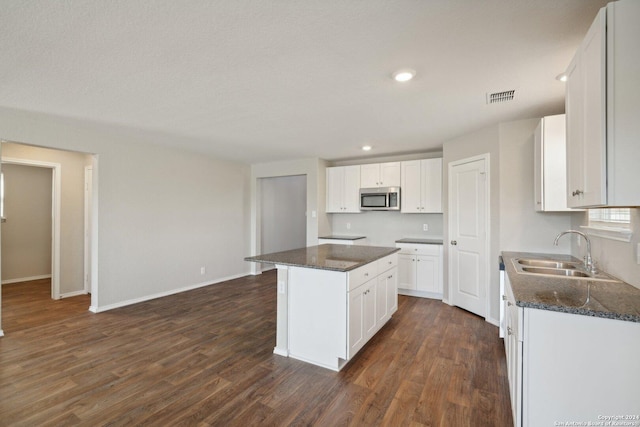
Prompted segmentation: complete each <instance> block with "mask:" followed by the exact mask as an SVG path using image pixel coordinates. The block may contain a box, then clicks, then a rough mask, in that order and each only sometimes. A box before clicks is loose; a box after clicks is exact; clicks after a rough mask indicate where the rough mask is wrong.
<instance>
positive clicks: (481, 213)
mask: <svg viewBox="0 0 640 427" xmlns="http://www.w3.org/2000/svg"><path fill="white" fill-rule="evenodd" d="M487 176H488V154H487V155H485V156H483V157H476V158H472V159H466V160H461V161H458V162H454V163H450V164H449V239H450V242H449V243H450V246H449V249H450V250H449V266H450V267H449V268H450V271H449V295H450V300H451V302H452V304H453V305H456V306H458V307H461V308H464V309H465V310H468V311H470V312H472V313H475V314H477V315H479V316H483V317H485V316H486V314H487V288H488V282H489V279H488V274H487V273H488V267H487V260H488V252H489V250H488V247H489V246H488V237H487V236H488V233H487V228H488V225H487V219H488V206H489V203H488V194H489V191H488V179H487Z"/></svg>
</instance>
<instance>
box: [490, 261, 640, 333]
mask: <svg viewBox="0 0 640 427" xmlns="http://www.w3.org/2000/svg"><path fill="white" fill-rule="evenodd" d="M502 257H503V258H504V265H505V269H506V272H507V274H508V275H509V281H510V283H511V288H512V289H513V294H514V297H515V299H516V305H518V306H520V307H528V308H537V309H541V310H551V311H560V312H563V313H571V314H580V315H584V316H594V317H604V318H609V319H617V320H624V321H628V322H640V289H637V288H635V287H633V286H631V285H629V284H628V283H624V282H620V281H611V280H603V279H599V280H593V279H591V280H589V279H576V278H570V277H564V276H546V275H536V274H523V273H518V271H517V270H516V267H515V265H514V263H513V259H517V258H531V259H553V260H557V261H568V262H581V261H580V260H578V259H577V258H574V257H572V256H570V255H558V254H540V253H529V252H503V253H502ZM587 296H589V301H588V302H587Z"/></svg>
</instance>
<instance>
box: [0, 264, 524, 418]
mask: <svg viewBox="0 0 640 427" xmlns="http://www.w3.org/2000/svg"><path fill="white" fill-rule="evenodd" d="M38 282H40V283H38ZM25 285H27V286H25ZM18 286H20V287H22V286H25V287H24V288H22V289H21V288H19V287H18ZM2 292H3V296H2V316H3V322H2V326H3V329H4V331H5V334H6V336H5V337H3V338H0V426H36V425H38V426H48V425H50V426H64V425H87V426H89V425H91V426H103V425H109V426H124V425H127V426H129V425H163V426H164V425H172V426H174V425H175V426H180V425H184V426H190V425H216V426H285V425H318V426H346V425H353V426H376V425H384V426H456V427H457V426H510V425H513V423H512V420H511V414H510V408H509V393H508V385H507V379H506V368H505V358H504V347H503V344H502V340H500V339H499V338H498V330H497V328H496V327H495V326H492V325H490V324H488V323H486V322H485V321H484V320H483V319H481V318H479V317H477V316H475V315H473V314H470V313H468V312H466V311H464V310H460V309H458V308H455V307H450V306H448V305H446V304H443V303H441V302H439V301H433V300H427V299H418V298H411V297H403V296H400V297H399V308H398V312H397V313H396V314H395V315H394V317H393V318H392V320H391V321H390V322H389V323H388V324H387V325H386V326H385V327H384V328H383V329H382V330H381V331H380V332H379V333H378V335H376V336H375V337H374V338H373V339H372V340H371V342H370V343H369V344H367V345H366V346H365V347H364V348H363V349H362V350H361V351H360V353H359V354H358V355H357V356H356V358H355V359H354V360H353V361H351V362H350V363H349V364H348V365H347V366H346V367H345V368H344V369H343V370H342V371H341V372H339V373H336V372H332V371H329V370H326V369H323V368H320V367H316V366H313V365H309V364H306V363H303V362H299V361H296V360H294V359H288V358H284V357H281V356H277V355H274V354H273V346H274V344H275V320H276V313H275V310H276V275H275V272H269V273H265V274H263V275H261V276H256V277H253V276H248V277H244V278H241V279H236V280H231V281H228V282H224V283H220V284H217V285H212V286H208V287H205V288H200V289H197V290H193V291H190V292H184V293H181V294H178V295H173V296H169V297H165V298H160V299H156V300H152V301H148V302H144V303H140V304H136V305H133V306H128V307H124V308H121V309H116V310H112V311H108V312H105V313H100V314H92V313H90V312H88V311H87V309H88V307H89V298H88V297H86V296H81V297H73V298H68V299H63V300H60V301H53V300H51V299H50V285H49V283H48V281H37V282H31V283H29V284H20V285H6V286H3V289H2Z"/></svg>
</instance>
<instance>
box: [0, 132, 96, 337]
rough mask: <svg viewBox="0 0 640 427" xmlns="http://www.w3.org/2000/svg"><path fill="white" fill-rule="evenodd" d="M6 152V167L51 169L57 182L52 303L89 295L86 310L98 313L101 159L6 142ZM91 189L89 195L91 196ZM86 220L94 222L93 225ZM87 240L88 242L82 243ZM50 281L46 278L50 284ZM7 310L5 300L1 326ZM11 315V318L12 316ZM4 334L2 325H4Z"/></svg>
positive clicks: (0, 314) (4, 142) (53, 238)
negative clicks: (88, 168) (29, 166)
mask: <svg viewBox="0 0 640 427" xmlns="http://www.w3.org/2000/svg"><path fill="white" fill-rule="evenodd" d="M1 150H2V155H1V161H2V166H5V164H26V165H31V166H36V167H39V168H48V169H50V170H51V174H52V178H53V184H52V187H53V188H52V189H51V194H52V199H53V203H52V205H53V209H51V210H50V214H51V219H52V223H53V227H52V233H51V244H52V251H51V252H52V254H51V258H52V269H51V276H52V277H51V283H50V285H49V283H47V285H49V287H50V288H51V295H50V298H51V299H52V300H55V301H51V302H52V303H54V306H55V307H57V308H60V307H64V306H66V304H68V303H67V302H65V303H64V304H63V303H61V302H60V301H59V300H60V299H67V298H70V297H76V296H84V295H86V294H87V292H90V293H91V297H90V303H86V301H87V300H88V298H86V297H85V298H82V300H83V301H85V304H86V307H85V309H89V310H90V311H93V312H96V311H97V309H96V307H97V299H98V283H97V273H98V269H97V263H98V251H97V247H98V240H97V230H98V224H97V220H98V218H97V209H96V208H97V203H98V173H97V172H98V169H97V168H98V161H97V155H95V154H89V153H81V152H75V151H66V150H59V149H52V148H46V147H38V146H33V145H28V144H24V143H20V142H13V141H5V140H2V144H1ZM86 166H89V167H90V169H91V177H90V179H87V174H86V173H85V170H84V168H85V167H86ZM63 174H64V177H63V176H62V175H63ZM83 184H84V185H83ZM87 185H88V186H89V189H88V190H89V191H86V190H87ZM87 197H88V198H87ZM62 203H64V206H62ZM83 204H84V209H85V216H84V218H83ZM87 214H88V215H87ZM87 218H89V222H88V223H87V221H86V219H87ZM7 221H11V219H10V218H8V219H7ZM83 222H84V223H85V225H84V226H83ZM5 224H6V223H5ZM83 231H84V233H83ZM83 234H84V235H83ZM85 237H88V238H87V239H86V240H83V239H85ZM83 245H85V246H86V245H89V247H84V248H83ZM83 249H86V250H83ZM83 253H84V257H85V259H84V260H83ZM2 255H4V254H2ZM0 270H1V267H0ZM48 280H49V279H46V281H47V282H48ZM56 303H57V304H56ZM2 306H3V304H2V299H1V297H0V321H1V320H2V308H3V307H2ZM7 314H8V315H10V312H8V313H7ZM1 335H2V324H1V323H0V336H1Z"/></svg>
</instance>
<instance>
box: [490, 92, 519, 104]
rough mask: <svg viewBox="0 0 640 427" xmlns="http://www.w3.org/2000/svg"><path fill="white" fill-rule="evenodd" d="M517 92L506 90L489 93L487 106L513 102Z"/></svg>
mask: <svg viewBox="0 0 640 427" xmlns="http://www.w3.org/2000/svg"><path fill="white" fill-rule="evenodd" d="M515 94H516V91H515V90H505V91H504V92H494V93H487V104H498V103H500V102H507V101H513V97H514V96H515Z"/></svg>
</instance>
